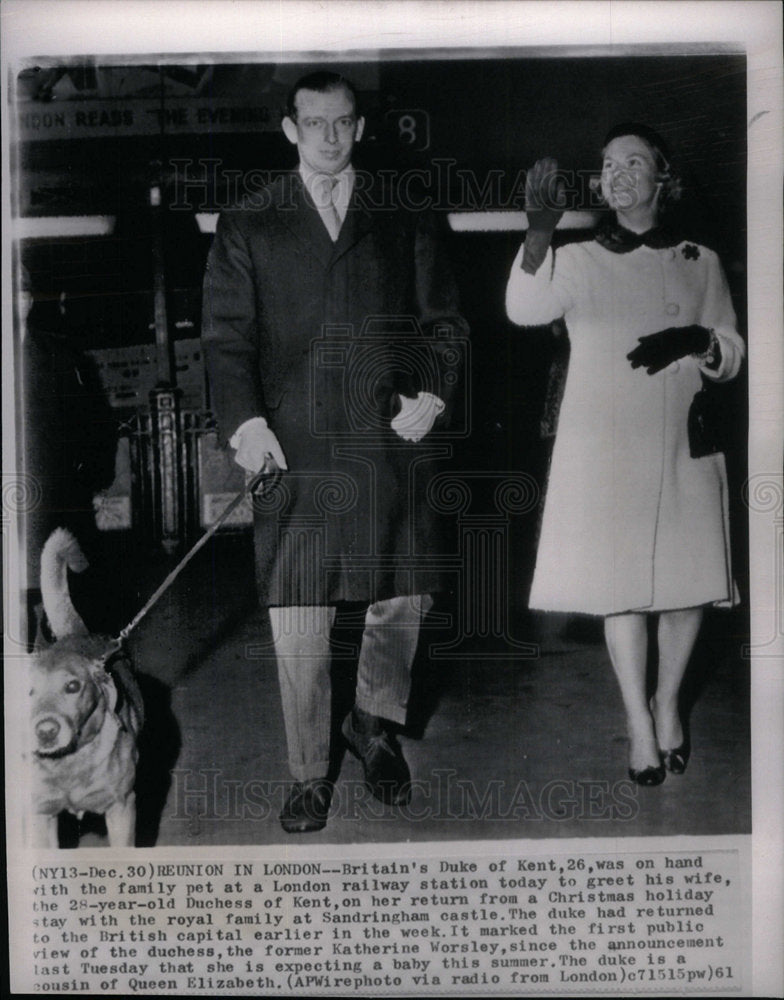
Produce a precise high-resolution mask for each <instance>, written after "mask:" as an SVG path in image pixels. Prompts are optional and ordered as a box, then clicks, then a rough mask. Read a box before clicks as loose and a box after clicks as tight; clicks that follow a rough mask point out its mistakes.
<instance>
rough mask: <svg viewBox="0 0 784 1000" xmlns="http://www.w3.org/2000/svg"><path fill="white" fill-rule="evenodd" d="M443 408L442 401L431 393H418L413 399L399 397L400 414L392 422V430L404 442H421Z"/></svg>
mask: <svg viewBox="0 0 784 1000" xmlns="http://www.w3.org/2000/svg"><path fill="white" fill-rule="evenodd" d="M444 407H445V404H444V402H443V400H441V399H439V398H438V396H434V395H433V393H432V392H418V393H417V395H416V398H415V399H412V398H411V397H410V396H400V413H398V415H397V416H396V417H394V418H393V420H392V425H391V426H392V430H393V431H394V432H395V434H397V435H398V437H401V438H403V440H404V441H421V440H422V438H423V437H424V436H425V434H428V433H429V432H430V431H431V429H432V427H433V424H434V423H435V420H436V417H439V416H440V415H441V414H442V413H443V412H444Z"/></svg>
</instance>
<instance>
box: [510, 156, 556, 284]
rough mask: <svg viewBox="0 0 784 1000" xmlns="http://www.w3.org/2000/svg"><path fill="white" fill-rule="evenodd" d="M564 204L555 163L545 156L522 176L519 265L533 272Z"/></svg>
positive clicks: (544, 252)
mask: <svg viewBox="0 0 784 1000" xmlns="http://www.w3.org/2000/svg"><path fill="white" fill-rule="evenodd" d="M565 207H566V187H565V185H564V182H563V177H562V176H561V175H560V174H559V173H558V163H557V162H556V160H554V159H553V157H551V156H547V157H545V158H544V159H542V160H537V161H536V163H535V164H534V165H533V167H531V169H530V170H529V171H528V174H527V176H526V179H525V214H526V216H527V217H528V232H527V233H526V235H525V246H524V249H523V259H522V262H521V265H520V266H521V267H522V269H523V270H524V271H526V272H527V273H528V274H536V272H537V271H538V270H539V268H540V267H541V266H542V262H543V261H544V258H545V255H546V253H547V248H548V247H549V246H550V240H551V239H552V236H553V231H554V229H555V227H556V226H557V225H558V222H559V220H560V218H561V216H562V215H563V214H564V209H565Z"/></svg>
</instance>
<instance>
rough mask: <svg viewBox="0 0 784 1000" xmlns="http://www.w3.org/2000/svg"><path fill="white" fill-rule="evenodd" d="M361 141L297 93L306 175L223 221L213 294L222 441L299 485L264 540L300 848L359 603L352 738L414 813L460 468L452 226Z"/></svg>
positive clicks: (315, 95) (342, 118) (268, 524)
mask: <svg viewBox="0 0 784 1000" xmlns="http://www.w3.org/2000/svg"><path fill="white" fill-rule="evenodd" d="M363 128H364V119H363V118H362V117H361V116H360V115H359V114H358V111H357V105H356V94H355V91H354V88H353V87H352V85H351V84H350V83H349V82H348V81H347V80H346V79H345V78H343V77H341V76H338V75H337V74H333V73H327V72H319V73H313V74H311V75H309V76H308V77H304V78H303V79H302V80H300V81H299V82H298V83H297V84H296V85H295V87H294V88H293V90H292V92H291V94H290V97H289V102H288V107H287V115H286V117H285V118H284V119H283V130H284V132H285V135H286V137H287V138H288V139H289V141H290V142H292V143H293V144H295V145H296V146H297V150H298V153H299V168H298V170H297V171H295V172H293V173H291V174H288V175H283V176H281V177H279V178H277V179H276V180H275V181H273V182H272V183H271V184H270V185H269V186H268V187H266V188H265V189H263V190H262V191H260V192H257V193H256V194H255V195H254V197H253V198H251V199H247V200H246V204H245V205H244V206H242V207H241V208H239V209H236V210H229V211H225V212H223V213H222V215H221V217H220V220H219V222H218V227H217V230H216V234H215V239H214V242H213V245H212V248H211V251H210V254H209V259H208V264H207V272H206V277H205V284H204V313H203V315H204V320H203V345H204V353H205V360H206V364H207V370H208V373H209V378H210V387H211V399H212V405H213V409H214V412H215V414H216V416H217V419H218V423H219V428H220V431H221V433H222V435H223V437H224V440H228V442H229V444H230V446H231V447H233V448H234V449H236V451H235V459H236V461H237V462H238V463H239V464H240V465H242V466H243V467H244V468H245V469H247V470H249V471H252V472H256V471H258V470H259V469H261V468H263V467H265V465H266V468H267V469H275V468H276V467H277V468H278V469H280V470H282V473H281V477H280V479H279V481H278V483H277V486H276V487H275V489H274V490H272V491H271V492H269V493H268V494H266V495H263V496H261V497H258V498H256V500H255V502H254V528H255V551H256V574H257V584H258V592H259V597H260V600H261V602H262V604H263V605H265V606H266V607H268V608H269V612H270V618H271V625H272V634H273V640H274V644H275V654H276V660H277V664H278V675H279V681H280V688H281V697H282V702H283V714H284V720H285V725H286V737H287V743H288V752H289V766H290V768H291V771H292V774H293V777H294V779H295V783H294V785H293V788H292V791H291V793H290V795H289V797H288V800H287V802H286V803H285V805H284V807H283V811H282V813H281V815H280V820H281V823H282V825H283V828H284V829H285V830H286V831H287V832H304V831H308V830H317V829H320V828H322V827H323V826H324V825H325V823H326V820H327V814H328V811H329V805H330V798H331V786H330V785H329V783H328V782H327V780H326V776H327V774H328V771H329V765H330V759H329V758H330V752H329V751H330V729H331V720H330V703H331V686H330V632H331V628H332V625H333V623H334V618H335V611H336V608H337V606H339V605H341V604H342V603H343V602H360V603H361V605H363V606H364V607H365V608H366V613H365V620H364V632H363V639H362V644H361V649H360V654H359V662H358V671H357V687H356V696H355V704H354V707H353V709H352V711H351V712H350V713H349V715H348V716H347V718H346V719H345V721H344V723H343V726H342V734H343V736H344V738H345V740H346V742H347V744H348V747H349V749H350V750H351V751H352V752H353V753H354V754H355V755H356V756H357V757H358V758H359V759H360V761H361V762H362V765H363V768H364V776H365V782H366V784H367V786H368V788H369V789H370V791H371V792H372V793H373V794H374V795H375V796H376V797H377V798H379V799H381V800H382V801H384V802H387V803H391V804H394V805H401V804H404V803H405V802H406V801H407V800H408V796H409V791H410V774H409V770H408V767H407V765H406V762H405V760H404V758H403V755H402V751H401V749H400V746H399V744H398V743H397V741H396V740H395V738H394V736H393V735H392V733H391V732H390V731H389V726H388V723H389V722H392V723H395V724H403V723H404V722H405V718H406V708H407V703H408V697H409V689H410V677H411V665H412V662H413V659H414V654H415V651H416V646H417V640H418V635H419V628H420V624H421V621H422V618H423V616H424V615H425V614H426V613H427V611H428V609H429V608H430V606H431V605H432V597H431V594H432V593H433V591H435V590H437V589H440V588H441V587H442V582H443V581H442V576H441V573H439V571H438V566H437V565H436V563H435V561H434V558H433V557H434V556H435V555H437V553H438V550H439V526H438V514H437V509H436V508H437V503H434V501H433V497H432V496H431V495H430V494H429V492H428V491H429V490H430V493H432V489H431V488H430V487H431V484H434V478H433V477H434V475H435V470H436V467H437V466H436V459H438V458H440V457H443V456H444V455H446V454H448V452H449V445H448V444H445V443H444V440H443V439H444V436H448V434H449V432H448V430H447V428H448V427H449V421H450V419H451V411H452V409H453V406H454V403H455V400H454V396H455V389H456V387H457V385H458V384H459V381H460V373H459V366H460V359H461V350H460V346H461V344H462V343H463V342H464V338H465V336H466V334H467V326H466V323H465V321H464V319H463V318H462V316H461V315H460V313H459V309H458V300H457V294H456V288H455V284H454V280H453V277H452V274H451V270H450V268H449V265H448V262H447V260H446V258H445V255H444V251H443V249H442V247H441V243H440V240H439V235H438V227H437V224H436V218H435V217H434V216H433V215H432V214H431V213H427V212H423V211H420V210H417V209H415V208H414V207H408V206H405V205H402V204H400V203H399V202H396V201H394V200H390V198H389V197H388V196H387V195H386V194H385V195H383V196H382V195H381V191H380V189H378V188H377V189H375V190H371V188H372V178H370V177H369V176H368V175H367V174H364V173H361V172H360V171H358V170H356V169H355V168H354V166H353V164H352V151H353V148H354V143H355V142H356V141H357V140H358V139H359V138H360V137H361V135H362V130H363ZM439 435H440V436H441V439H440V440H439Z"/></svg>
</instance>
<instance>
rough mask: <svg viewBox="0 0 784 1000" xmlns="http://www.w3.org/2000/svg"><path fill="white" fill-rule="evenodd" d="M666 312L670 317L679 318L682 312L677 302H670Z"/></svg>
mask: <svg viewBox="0 0 784 1000" xmlns="http://www.w3.org/2000/svg"><path fill="white" fill-rule="evenodd" d="M664 311H665V312H666V313H667V315H668V316H677V315H678V313H679V312H680V311H681V307H680V306H679V305H678V303H677V302H668V303H667V305H666V306H665V309H664Z"/></svg>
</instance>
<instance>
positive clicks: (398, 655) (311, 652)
mask: <svg viewBox="0 0 784 1000" xmlns="http://www.w3.org/2000/svg"><path fill="white" fill-rule="evenodd" d="M432 604H433V599H432V597H431V596H430V594H413V595H408V596H405V597H391V598H389V599H388V600H385V601H377V602H376V603H375V604H371V605H370V607H369V608H368V609H367V612H366V614H365V627H364V632H363V634H362V646H361V649H360V653H359V662H358V665H357V691H356V705H357V707H358V708H361V709H363V710H364V711H365V712H369V713H370V714H371V715H377V716H380V717H381V718H383V719H390V720H391V721H393V722H398V723H405V721H406V708H407V706H408V695H409V691H410V688H411V665H412V663H413V662H414V655H415V653H416V648H417V642H418V639H419V626H420V624H421V621H422V619H423V617H424V616H425V615H426V614H427V612H428V611H429V609H430V608H431V607H432ZM335 610H336V609H335V608H334V607H287V608H270V609H269V613H270V621H271V624H272V636H273V640H274V643H275V657H276V659H277V664H278V679H279V681H280V694H281V700H282V702H283V718H284V721H285V724H286V741H287V743H288V753H289V767H290V769H291V773H292V775H293V776H294V778H296V779H297V780H298V781H309V780H311V779H313V778H323V777H324V776H325V775H326V773H327V771H328V769H329V741H330V723H331V719H330V706H331V701H332V688H331V683H330V633H331V631H332V625H333V623H334V621H335Z"/></svg>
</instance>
